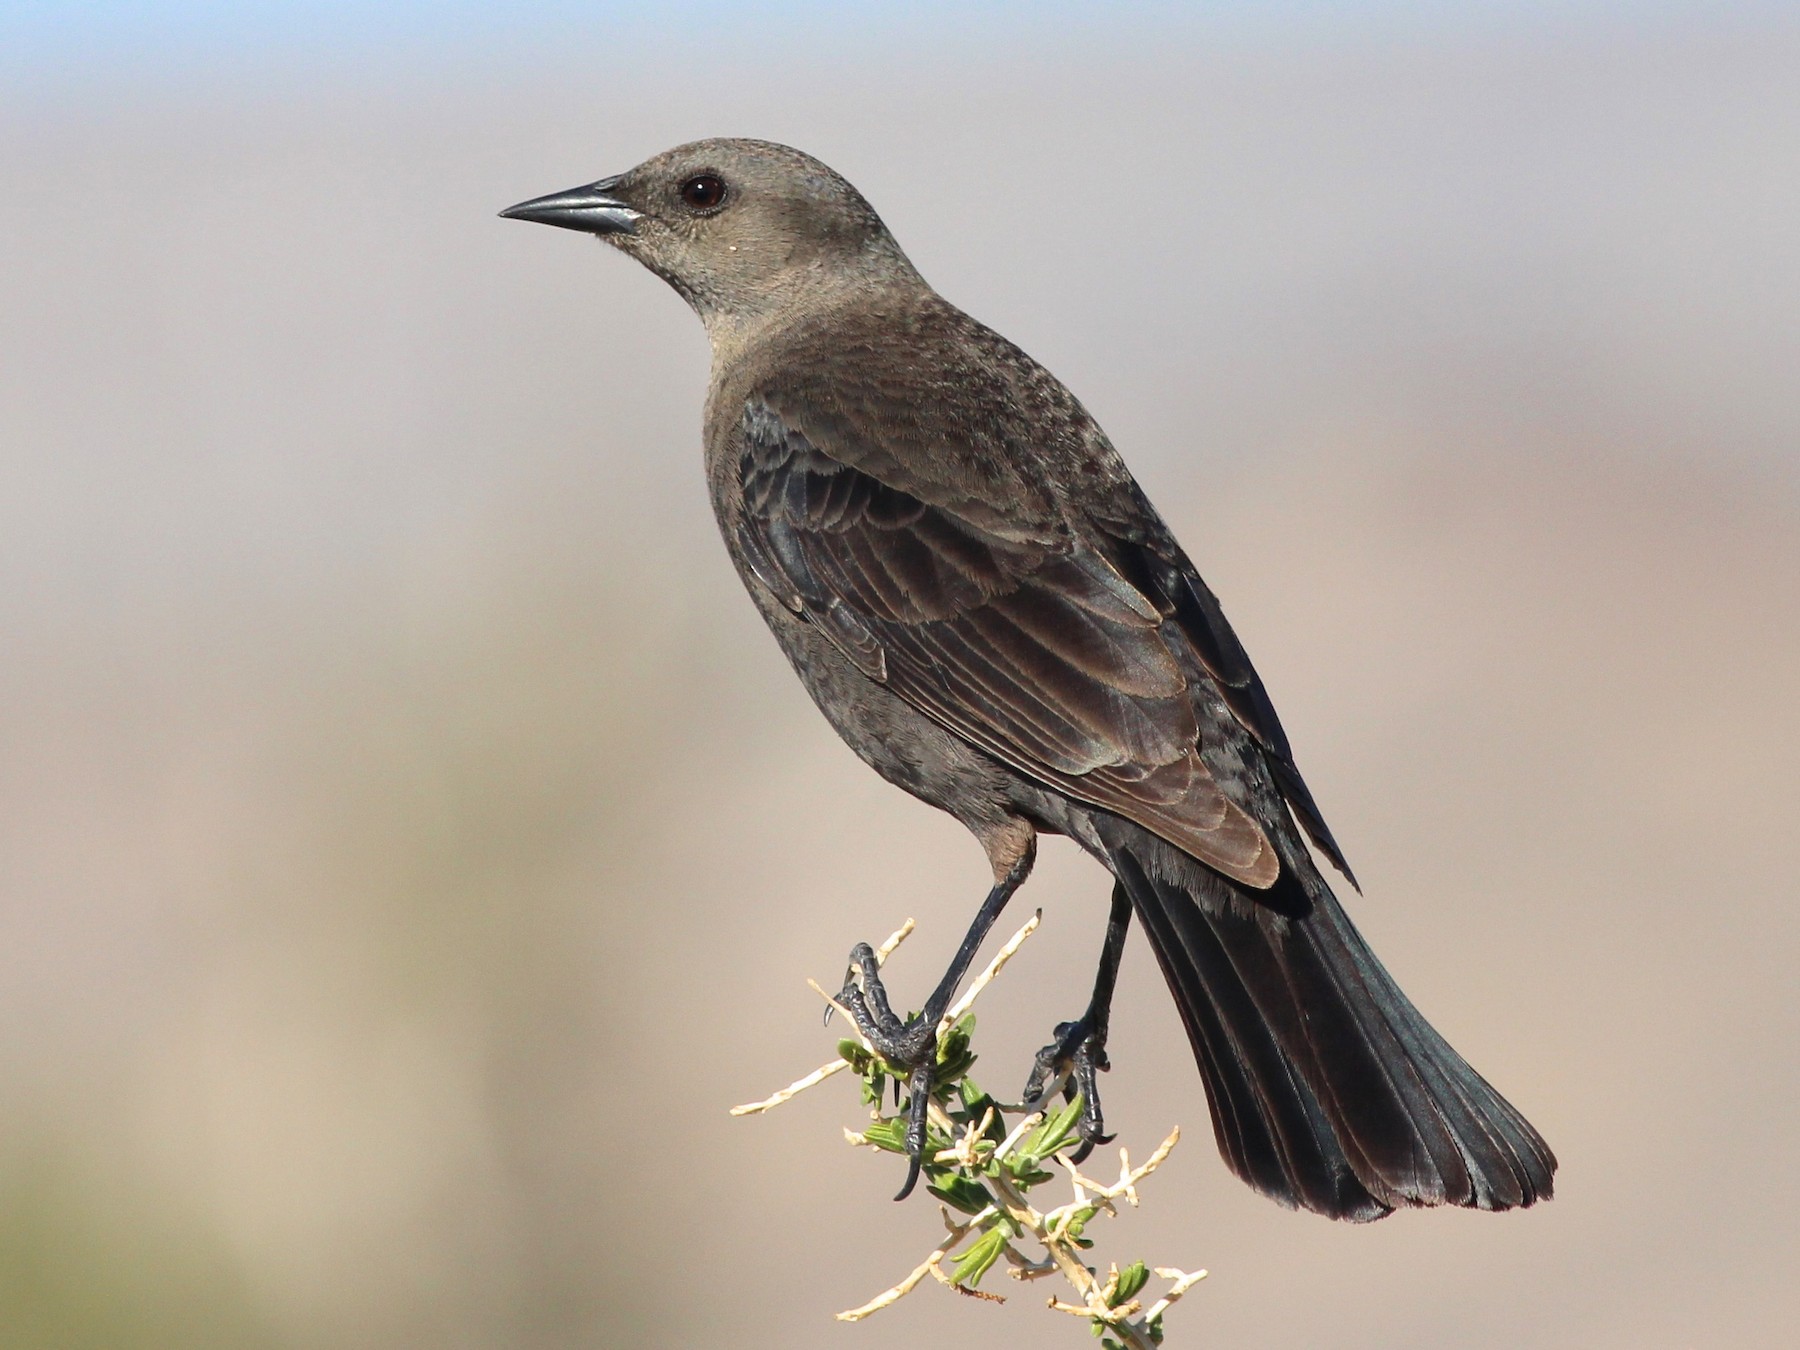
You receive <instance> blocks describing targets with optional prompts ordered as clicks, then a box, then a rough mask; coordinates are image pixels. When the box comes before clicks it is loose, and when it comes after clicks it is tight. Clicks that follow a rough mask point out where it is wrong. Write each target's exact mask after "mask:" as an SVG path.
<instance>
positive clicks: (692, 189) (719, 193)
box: [681, 173, 725, 211]
mask: <svg viewBox="0 0 1800 1350" xmlns="http://www.w3.org/2000/svg"><path fill="white" fill-rule="evenodd" d="M681 200H682V201H684V202H686V203H687V204H688V205H689V206H691V207H693V208H694V209H695V210H696V211H710V210H711V209H712V208H713V207H715V206H717V205H718V204H719V203H720V202H722V201H724V200H725V180H724V179H723V178H721V177H719V175H718V174H716V173H699V174H695V175H694V176H693V177H692V178H690V179H688V180H687V182H685V183H683V184H682V185H681Z"/></svg>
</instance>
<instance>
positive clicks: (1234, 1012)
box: [1109, 840, 1556, 1222]
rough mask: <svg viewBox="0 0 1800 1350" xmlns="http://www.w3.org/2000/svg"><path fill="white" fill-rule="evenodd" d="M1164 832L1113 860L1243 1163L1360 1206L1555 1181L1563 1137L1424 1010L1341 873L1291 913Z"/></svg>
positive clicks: (1379, 1208)
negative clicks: (1352, 907)
mask: <svg viewBox="0 0 1800 1350" xmlns="http://www.w3.org/2000/svg"><path fill="white" fill-rule="evenodd" d="M1145 842H1150V841H1145ZM1160 844H1161V841H1160V840H1157V841H1154V844H1153V846H1152V847H1150V848H1143V847H1134V846H1133V845H1132V844H1122V845H1120V846H1117V847H1114V848H1112V849H1111V850H1109V851H1110V853H1111V862H1112V865H1113V871H1114V873H1115V875H1116V876H1117V877H1118V879H1119V881H1120V882H1121V884H1123V885H1124V887H1125V890H1126V893H1127V894H1128V895H1129V896H1130V897H1131V902H1132V907H1133V909H1134V910H1135V912H1136V913H1137V915H1138V917H1139V918H1140V919H1141V920H1142V922H1143V925H1144V930H1145V932H1146V933H1147V934H1148V935H1149V938H1150V945H1151V946H1152V947H1153V948H1154V949H1155V951H1156V958H1157V961H1158V962H1159V963H1160V964H1161V966H1162V969H1163V974H1164V976H1165V977H1166V978H1167V979H1168V982H1169V988H1170V989H1171V990H1172V991H1173V993H1174V995H1175V1001H1176V1003H1177V1004H1178V1005H1179V1006H1180V1009H1181V1020H1182V1022H1183V1023H1184V1024H1185V1025H1186V1027H1187V1033H1188V1039H1189V1040H1190V1041H1191V1042H1192V1043H1193V1047H1194V1057H1195V1058H1196V1059H1197V1060H1198V1061H1199V1065H1200V1072H1201V1075H1202V1076H1203V1077H1204V1079H1205V1080H1206V1095H1207V1100H1208V1103H1209V1104H1210V1105H1211V1107H1212V1118H1213V1131H1214V1133H1215V1134H1216V1135H1217V1136H1218V1141H1219V1151H1220V1152H1221V1153H1223V1154H1224V1156H1225V1160H1226V1161H1227V1162H1228V1163H1229V1164H1230V1166H1231V1168H1232V1170H1233V1171H1235V1172H1236V1173H1237V1174H1238V1175H1239V1176H1240V1177H1242V1178H1243V1179H1244V1180H1245V1181H1246V1182H1248V1183H1249V1184H1250V1185H1251V1186H1252V1187H1254V1188H1255V1189H1256V1190H1258V1191H1261V1192H1262V1193H1263V1194H1265V1195H1268V1196H1270V1197H1272V1198H1273V1199H1275V1200H1278V1201H1280V1202H1282V1203H1284V1204H1288V1205H1293V1206H1298V1207H1300V1208H1304V1209H1310V1210H1314V1211H1316V1212H1317V1213H1320V1214H1326V1215H1329V1216H1331V1217H1332V1218H1337V1219H1348V1220H1351V1221H1353V1222H1365V1221H1367V1220H1370V1219H1379V1218H1381V1217H1382V1216H1384V1215H1386V1214H1388V1213H1390V1212H1391V1211H1393V1210H1394V1209H1397V1208H1399V1207H1401V1206H1406V1205H1467V1206H1472V1207H1474V1208H1478V1209H1512V1208H1514V1207H1517V1206H1524V1205H1529V1204H1531V1203H1533V1202H1534V1201H1536V1200H1539V1199H1544V1198H1547V1197H1548V1196H1549V1195H1550V1190H1551V1175H1552V1173H1553V1172H1554V1171H1555V1169H1556V1159H1555V1157H1554V1156H1553V1155H1552V1154H1551V1152H1550V1149H1549V1146H1548V1145H1546V1144H1545V1143H1544V1141H1543V1139H1542V1138H1540V1137H1539V1135H1538V1133H1537V1131H1536V1130H1534V1129H1533V1128H1532V1127H1531V1125H1530V1123H1529V1122H1528V1121H1527V1120H1526V1119H1525V1117H1524V1116H1522V1115H1520V1114H1519V1112H1518V1111H1517V1110H1515V1109H1514V1108H1513V1106H1512V1105H1511V1103H1509V1102H1508V1101H1507V1100H1506V1099H1505V1098H1503V1097H1502V1096H1501V1095H1500V1094H1499V1093H1498V1092H1496V1091H1494V1089H1493V1088H1491V1087H1489V1086H1488V1084H1487V1082H1486V1081H1485V1080H1484V1079H1483V1078H1482V1077H1481V1075H1480V1074H1478V1073H1476V1072H1475V1070H1474V1069H1472V1068H1470V1067H1469V1065H1468V1063H1467V1062H1466V1061H1464V1059H1463V1058H1462V1056H1461V1055H1459V1054H1457V1053H1456V1051H1454V1050H1452V1049H1451V1048H1450V1046H1449V1044H1448V1043H1447V1042H1445V1040H1444V1038H1443V1037H1442V1036H1440V1035H1438V1033H1437V1032H1436V1031H1435V1030H1433V1029H1432V1027H1431V1024H1430V1023H1428V1022H1427V1021H1426V1020H1425V1019H1424V1018H1423V1017H1422V1016H1420V1014H1419V1011H1418V1010H1417V1009H1416V1008H1414V1007H1413V1005H1412V1003H1411V1002H1410V1001H1409V1000H1408V999H1407V997H1406V995H1405V994H1403V993H1401V992H1400V989H1399V986H1397V985H1396V984H1395V983H1394V981H1393V979H1392V978H1391V977H1390V976H1389V975H1388V973H1387V971H1385V970H1384V969H1382V966H1381V963H1380V962H1379V961H1377V960H1376V959H1375V954H1374V953H1373V952H1371V951H1370V950H1369V948H1368V945H1367V944H1366V943H1365V942H1364V941H1363V939H1362V936H1361V935H1360V934H1359V933H1358V932H1357V931H1356V929H1355V928H1354V927H1353V926H1352V925H1351V923H1350V919H1349V916H1348V915H1346V914H1345V913H1344V911H1343V909H1342V908H1341V907H1340V906H1339V904H1338V902H1337V900H1336V898H1335V897H1334V896H1333V895H1332V894H1331V892H1330V890H1329V888H1327V887H1326V886H1325V885H1324V884H1323V883H1322V882H1320V883H1319V884H1318V885H1316V886H1308V887H1307V888H1306V891H1307V894H1305V895H1304V896H1303V897H1301V903H1300V904H1299V905H1297V906H1295V911H1296V912H1295V913H1294V914H1292V915H1291V916H1283V915H1280V914H1277V913H1275V912H1274V911H1273V910H1272V909H1270V908H1269V907H1268V906H1267V905H1266V904H1264V903H1259V901H1258V900H1257V899H1254V898H1252V897H1250V896H1248V895H1246V894H1243V893H1241V892H1239V890H1238V888H1237V887H1236V886H1235V885H1234V884H1233V883H1231V882H1229V881H1227V880H1225V879H1224V878H1222V877H1219V876H1218V875H1217V874H1216V873H1213V872H1211V871H1210V870H1209V869H1205V868H1203V867H1200V866H1199V865H1197V864H1194V863H1193V861H1192V860H1191V859H1189V858H1187V857H1185V855H1175V854H1174V853H1173V850H1169V851H1168V852H1167V853H1165V851H1164V850H1163V849H1161V848H1158V847H1155V846H1154V845H1160ZM1295 894H1296V895H1298V894H1299V892H1298V889H1297V887H1296V890H1295Z"/></svg>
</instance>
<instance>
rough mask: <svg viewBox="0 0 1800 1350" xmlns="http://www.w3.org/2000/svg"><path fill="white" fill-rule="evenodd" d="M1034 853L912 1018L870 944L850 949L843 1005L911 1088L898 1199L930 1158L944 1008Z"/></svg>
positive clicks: (984, 912) (1017, 867) (984, 911)
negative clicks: (893, 995) (894, 995)
mask: <svg viewBox="0 0 1800 1350" xmlns="http://www.w3.org/2000/svg"><path fill="white" fill-rule="evenodd" d="M1032 859H1033V853H1032V852H1031V851H1027V852H1026V853H1025V855H1024V856H1023V857H1021V858H1020V859H1019V860H1018V861H1017V862H1016V863H1014V864H1013V868H1012V870H1011V871H1010V872H1008V873H1007V874H1006V875H1005V876H1004V877H1003V878H1001V880H1000V882H999V883H998V884H997V885H996V886H995V887H994V889H993V890H991V891H989V892H988V896H987V899H986V900H984V901H982V904H981V910H980V912H979V913H977V914H976V915H975V922H974V923H972V924H970V925H969V931H968V933H967V935H966V936H965V937H964V938H963V940H962V946H960V947H958V948H957V949H956V956H955V957H954V958H953V959H952V960H951V962H950V968H949V969H948V970H946V971H945V972H944V978H943V979H941V980H939V981H938V986H937V988H936V989H934V990H932V991H931V997H930V998H928V999H926V1000H925V1006H924V1007H923V1008H922V1009H920V1010H919V1011H918V1012H917V1013H916V1014H914V1015H913V1016H912V1017H909V1018H907V1019H906V1020H905V1021H902V1020H901V1019H900V1018H899V1017H897V1016H896V1015H895V1014H894V1010H893V1008H892V1006H890V1005H889V1003H888V996H887V989H886V987H885V986H884V985H883V984H882V982H881V968H880V966H879V965H877V964H876V961H875V952H874V950H873V949H872V948H870V946H869V944H868V943H866V942H859V943H857V944H856V946H855V947H853V948H852V949H851V951H850V973H849V975H848V976H847V977H846V979H845V981H844V987H843V989H841V990H840V991H839V992H838V1002H839V1003H841V1004H842V1005H843V1006H844V1008H845V1010H846V1011H847V1012H848V1013H849V1014H850V1016H851V1017H852V1018H853V1019H855V1022H856V1028H857V1030H858V1031H860V1032H862V1034H863V1039H865V1040H866V1041H868V1043H869V1044H870V1045H872V1046H874V1047H875V1050H876V1052H877V1053H878V1054H880V1056H881V1057H882V1058H883V1059H885V1060H886V1061H887V1062H888V1063H889V1064H891V1065H893V1066H894V1067H895V1068H896V1069H900V1070H903V1071H905V1073H906V1076H907V1090H908V1092H909V1094H910V1097H911V1100H910V1101H909V1102H908V1104H907V1105H908V1110H907V1121H906V1154H907V1157H908V1159H910V1163H909V1166H908V1167H907V1171H906V1184H905V1185H904V1186H902V1187H901V1188H900V1193H899V1194H898V1195H896V1196H895V1197H894V1199H896V1200H904V1199H906V1197H907V1196H909V1195H911V1194H912V1189H913V1187H914V1186H915V1185H917V1184H918V1180H919V1169H920V1167H921V1166H922V1164H923V1162H924V1157H925V1112H926V1109H927V1108H928V1107H929V1106H930V1105H931V1089H932V1086H933V1079H934V1077H935V1073H936V1069H937V1040H938V1037H937V1027H938V1023H939V1022H940V1021H942V1020H943V1017H944V1010H945V1009H947V1008H948V1007H949V1006H950V1001H951V1000H952V999H953V998H955V997H956V988H957V986H958V985H959V984H961V983H962V979H963V976H964V975H966V974H968V973H969V966H970V965H971V964H972V963H973V962H974V960H975V953H976V952H978V951H980V950H981V943H982V940H983V939H984V938H986V937H987V935H988V930H989V929H991V928H992V927H993V926H994V922H995V920H997V919H998V918H999V917H1000V911H1001V910H1003V909H1005V908H1006V902H1007V901H1008V900H1010V899H1012V897H1013V892H1014V891H1016V890H1018V889H1019V887H1020V886H1022V885H1023V884H1024V882H1025V878H1026V877H1027V876H1028V875H1030V873H1031V864H1032Z"/></svg>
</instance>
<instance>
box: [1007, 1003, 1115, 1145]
mask: <svg viewBox="0 0 1800 1350" xmlns="http://www.w3.org/2000/svg"><path fill="white" fill-rule="evenodd" d="M1055 1035H1056V1039H1055V1040H1053V1041H1051V1042H1050V1044H1049V1045H1046V1046H1045V1047H1044V1048H1043V1049H1042V1050H1039V1051H1038V1052H1037V1059H1036V1061H1035V1062H1034V1063H1033V1064H1032V1066H1031V1077H1029V1078H1028V1079H1026V1080H1025V1101H1026V1102H1027V1104H1029V1105H1030V1106H1032V1107H1033V1108H1034V1109H1041V1108H1042V1107H1043V1104H1044V1098H1045V1096H1046V1095H1047V1094H1048V1092H1049V1091H1050V1089H1051V1088H1052V1086H1053V1085H1055V1084H1056V1083H1057V1082H1058V1081H1059V1080H1060V1082H1061V1084H1062V1095H1063V1099H1064V1100H1065V1101H1073V1100H1074V1099H1075V1094H1076V1093H1078V1092H1079V1093H1080V1094H1081V1118H1080V1119H1079V1120H1078V1121H1076V1123H1075V1136H1076V1138H1078V1139H1080V1140H1081V1143H1080V1145H1079V1147H1077V1148H1076V1150H1075V1153H1074V1161H1076V1162H1078V1163H1079V1162H1082V1161H1084V1160H1085V1159H1086V1158H1087V1156H1088V1154H1090V1153H1092V1152H1093V1151H1094V1149H1095V1148H1096V1147H1097V1146H1099V1145H1101V1144H1110V1143H1111V1142H1112V1141H1113V1136H1112V1135H1110V1134H1107V1133H1106V1132H1105V1129H1106V1118H1105V1116H1104V1115H1103V1114H1102V1113H1101V1110H1100V1085H1099V1082H1098V1079H1097V1075H1098V1074H1100V1073H1102V1072H1104V1071H1106V1070H1109V1069H1111V1068H1112V1062H1111V1061H1110V1060H1108V1059H1107V1057H1106V1033H1105V1032H1104V1031H1103V1030H1102V1031H1097V1030H1095V1028H1094V1026H1093V1024H1092V1023H1091V1022H1090V1021H1089V1019H1088V1018H1086V1017H1083V1018H1081V1019H1080V1020H1079V1021H1075V1022H1061V1023H1058V1025H1057V1028H1056V1032H1055Z"/></svg>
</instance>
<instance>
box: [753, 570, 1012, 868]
mask: <svg viewBox="0 0 1800 1350" xmlns="http://www.w3.org/2000/svg"><path fill="white" fill-rule="evenodd" d="M746 583H747V585H748V588H749V590H750V594H751V598H752V599H753V600H755V602H756V606H757V608H758V609H759V610H761V611H762V615H763V618H764V619H765V620H766V621H767V622H768V625H769V630H770V631H771V632H772V633H773V634H774V635H775V640H776V642H777V643H779V644H780V646H781V649H782V651H783V652H784V653H785V654H786V656H787V658H788V661H789V663H790V664H791V665H792V666H793V667H794V673H795V674H797V675H798V676H799V677H800V682H801V684H803V685H805V686H806V692H807V693H809V694H810V695H812V700H813V702H814V703H815V704H817V705H818V708H819V711H820V712H822V713H824V714H825V720H826V721H828V722H830V723H831V725H832V728H833V729H834V730H835V731H836V732H837V734H838V735H839V736H840V737H842V738H843V741H844V743H845V744H846V745H848V746H849V747H850V748H851V749H852V750H854V751H855V752H856V753H857V756H858V757H859V758H861V760H862V761H863V763H865V764H867V765H868V766H869V767H870V768H872V769H874V770H875V772H876V773H878V774H880V775H881V776H882V777H883V778H885V779H887V781H888V782H890V783H892V784H894V785H895V786H896V787H901V788H904V789H906V791H908V792H910V793H912V795H913V796H915V797H918V798H920V799H921V800H923V801H927V802H930V803H931V804H932V805H933V806H936V807H938V808H940V809H942V810H945V811H948V812H949V813H950V814H951V815H953V816H955V817H957V818H958V819H959V820H961V821H962V822H963V823H964V824H966V825H968V826H969V827H970V828H971V829H973V830H975V832H976V833H977V834H985V833H986V830H985V829H984V828H983V827H984V826H990V825H991V824H992V822H994V821H996V820H998V819H1000V818H1003V817H1004V818H1012V817H1014V816H1016V814H1017V810H1018V806H1017V803H1016V802H1015V800H1014V799H1015V798H1016V797H1017V796H1018V793H1017V792H1016V791H1015V787H1016V786H1023V785H1022V784H1018V781H1017V775H1016V774H1014V773H1013V772H1012V771H1011V770H1010V769H1008V768H1007V767H1006V766H1005V765H1003V764H1001V763H1000V761H998V760H996V759H995V758H993V757H992V756H991V755H989V754H987V753H986V752H984V751H982V750H978V749H977V748H976V747H974V746H972V745H970V744H969V743H968V742H967V741H964V740H963V739H962V738H961V737H959V736H957V735H955V734H953V733H952V732H950V731H948V730H946V729H945V728H944V727H943V726H941V725H940V724H939V723H937V722H935V721H933V720H932V719H931V718H929V717H927V716H926V715H925V714H924V713H922V712H920V711H919V710H918V709H917V708H914V707H913V706H912V705H911V704H910V703H907V702H906V701H905V700H904V699H902V698H900V697H899V695H897V694H895V693H893V692H892V691H891V690H889V689H888V688H887V687H886V686H885V685H882V684H879V683H877V682H876V681H874V680H871V679H870V678H869V677H868V676H867V675H865V674H863V673H862V671H861V670H859V669H857V667H856V666H855V664H853V663H852V662H851V661H850V659H849V658H848V657H846V656H845V655H844V654H843V653H842V652H840V651H839V650H838V649H837V647H835V646H834V645H833V644H832V643H831V641H830V640H829V639H827V638H826V637H825V636H824V634H823V633H821V632H820V631H819V629H818V628H817V627H816V626H815V625H813V624H812V623H809V622H808V621H807V620H805V619H804V618H801V617H800V616H799V615H796V614H794V613H792V612H791V611H789V610H788V609H786V608H785V607H783V606H782V605H781V604H780V603H779V602H777V601H776V600H775V599H774V597H773V596H771V595H770V594H769V593H768V592H767V590H765V589H764V588H763V587H762V586H761V585H760V584H759V583H758V582H757V581H755V580H754V579H753V578H746Z"/></svg>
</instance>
